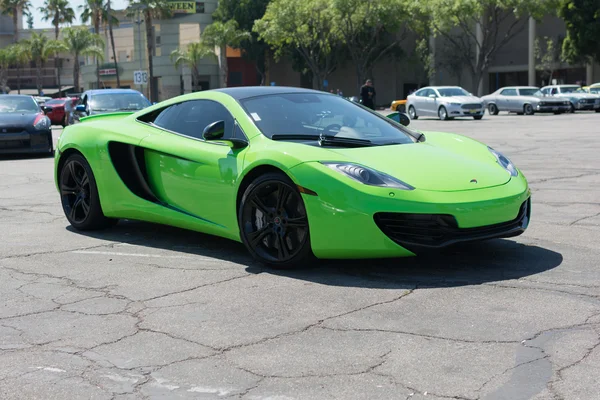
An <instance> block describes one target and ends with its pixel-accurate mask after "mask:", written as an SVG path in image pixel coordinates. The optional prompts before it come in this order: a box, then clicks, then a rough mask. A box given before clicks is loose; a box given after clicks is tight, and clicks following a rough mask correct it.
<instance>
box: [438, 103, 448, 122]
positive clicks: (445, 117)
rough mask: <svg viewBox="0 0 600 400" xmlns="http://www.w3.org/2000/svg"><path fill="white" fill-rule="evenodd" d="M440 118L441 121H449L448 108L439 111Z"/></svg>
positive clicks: (442, 107) (441, 108)
mask: <svg viewBox="0 0 600 400" xmlns="http://www.w3.org/2000/svg"><path fill="white" fill-rule="evenodd" d="M438 117H440V119H441V120H442V121H447V120H448V111H447V110H446V107H444V106H441V107H440V109H439V110H438Z"/></svg>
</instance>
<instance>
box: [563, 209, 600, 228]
mask: <svg viewBox="0 0 600 400" xmlns="http://www.w3.org/2000/svg"><path fill="white" fill-rule="evenodd" d="M594 217H600V212H598V213H596V214H593V215H588V216H587V217H582V218H579V219H576V220H575V221H573V222H571V223H570V224H569V226H573V225H575V224H577V223H579V222H581V221H585V220H586V219H590V218H594Z"/></svg>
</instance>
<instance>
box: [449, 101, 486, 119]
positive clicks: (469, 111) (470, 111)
mask: <svg viewBox="0 0 600 400" xmlns="http://www.w3.org/2000/svg"><path fill="white" fill-rule="evenodd" d="M445 107H446V110H447V111H448V116H449V117H474V116H478V115H483V113H484V111H485V108H483V107H473V108H463V106H462V105H459V106H457V105H452V104H447V105H445Z"/></svg>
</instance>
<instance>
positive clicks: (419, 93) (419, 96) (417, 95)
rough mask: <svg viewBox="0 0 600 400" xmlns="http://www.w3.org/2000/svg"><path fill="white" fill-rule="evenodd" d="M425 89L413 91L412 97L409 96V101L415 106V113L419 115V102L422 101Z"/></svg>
mask: <svg viewBox="0 0 600 400" xmlns="http://www.w3.org/2000/svg"><path fill="white" fill-rule="evenodd" d="M426 90H427V89H421V90H418V91H416V92H415V93H413V95H412V97H411V103H412V106H413V107H414V108H415V111H416V112H417V115H420V111H421V108H422V106H421V103H422V101H423V93H424V92H425V91H426Z"/></svg>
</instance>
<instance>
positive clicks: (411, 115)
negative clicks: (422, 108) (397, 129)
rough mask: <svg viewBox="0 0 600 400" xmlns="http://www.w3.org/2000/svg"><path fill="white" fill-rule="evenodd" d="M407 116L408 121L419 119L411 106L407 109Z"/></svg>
mask: <svg viewBox="0 0 600 400" xmlns="http://www.w3.org/2000/svg"><path fill="white" fill-rule="evenodd" d="M408 116H409V117H410V119H419V116H418V115H417V112H416V111H415V108H414V107H413V106H410V107H408Z"/></svg>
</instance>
